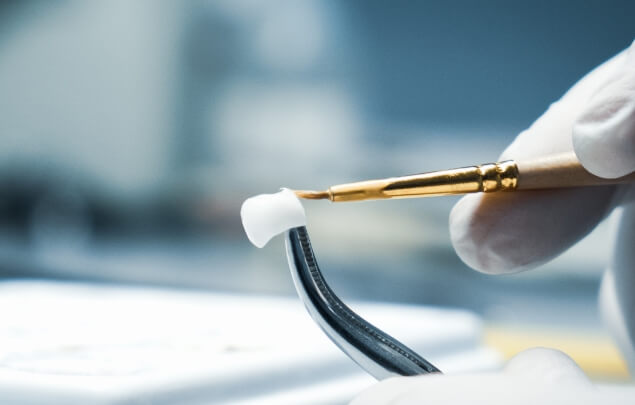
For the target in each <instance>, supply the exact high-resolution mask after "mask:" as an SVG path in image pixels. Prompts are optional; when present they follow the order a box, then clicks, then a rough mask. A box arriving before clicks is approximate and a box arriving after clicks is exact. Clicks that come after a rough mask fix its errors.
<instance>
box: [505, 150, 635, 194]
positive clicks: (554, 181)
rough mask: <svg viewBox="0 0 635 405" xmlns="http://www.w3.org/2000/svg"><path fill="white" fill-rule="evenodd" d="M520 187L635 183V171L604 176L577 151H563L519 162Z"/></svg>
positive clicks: (527, 188) (523, 188)
mask: <svg viewBox="0 0 635 405" xmlns="http://www.w3.org/2000/svg"><path fill="white" fill-rule="evenodd" d="M516 165H517V167H518V184H517V186H516V189H517V190H536V189H546V188H564V187H582V186H600V185H607V184H620V183H632V182H635V173H631V174H629V175H626V176H624V177H619V178H616V179H604V178H602V177H597V176H594V175H592V174H591V173H589V172H588V171H587V170H586V169H585V168H584V167H583V166H582V165H581V164H580V162H579V161H578V158H577V157H576V156H575V153H573V152H569V153H562V154H559V155H552V156H547V157H542V158H536V159H533V160H529V159H528V160H521V161H518V160H517V161H516Z"/></svg>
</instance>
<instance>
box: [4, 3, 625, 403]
mask: <svg viewBox="0 0 635 405" xmlns="http://www.w3.org/2000/svg"><path fill="white" fill-rule="evenodd" d="M612 4H613V5H612V6H611V7H607V6H606V4H605V2H602V1H590V2H587V3H585V7H584V8H581V7H579V5H577V3H576V2H574V1H572V0H571V1H569V0H567V1H564V2H560V3H558V4H557V5H553V4H552V2H548V1H538V2H533V4H531V5H528V4H524V3H523V2H520V1H518V2H499V1H493V0H492V1H488V2H485V3H482V2H481V3H479V4H472V2H467V1H466V2H458V3H457V4H455V3H452V2H450V3H447V2H441V1H439V2H398V3H394V2H393V3H391V4H387V3H385V2H380V1H374V0H373V1H361V0H360V1H349V2H337V1H330V0H329V1H316V0H309V1H303V2H297V1H293V0H274V1H265V0H262V1H261V0H221V1H211V0H194V1H188V2H168V1H159V2H156V1H146V0H142V1H135V2H129V1H123V0H116V1H109V2H99V3H96V2H95V3H93V2H80V1H64V2H43V1H37V0H36V1H28V2H19V1H5V2H2V3H0V277H2V280H1V281H0V303H1V305H0V307H2V308H3V310H2V311H1V312H2V314H0V402H8V403H15V404H20V403H25V404H29V403H42V402H46V403H55V401H57V402H58V403H69V402H90V403H103V404H129V403H134V402H135V401H140V402H143V401H145V402H144V403H157V404H159V403H161V404H163V403H165V404H171V403H179V404H187V403H206V402H212V403H226V404H243V405H244V404H250V403H257V404H263V403H272V404H285V403H289V404H297V403H315V404H343V403H347V402H349V401H350V400H351V399H352V398H353V397H354V396H355V395H356V394H357V393H359V392H360V391H362V390H363V389H365V388H368V387H369V386H371V385H372V384H373V383H374V381H373V379H372V378H371V377H370V376H368V375H366V373H365V372H363V371H362V370H361V369H359V368H358V367H357V366H356V365H355V364H353V363H352V362H351V361H350V360H349V359H348V358H347V357H346V356H345V355H343V354H342V353H341V352H339V351H338V350H337V348H336V347H334V346H333V345H332V344H331V343H330V342H328V340H327V339H326V337H325V336H323V335H322V334H321V333H320V331H319V329H318V328H317V327H316V326H315V325H314V324H313V323H312V322H311V321H310V319H309V318H308V317H307V316H306V314H305V313H304V310H303V309H302V308H301V303H300V302H299V301H298V299H297V297H296V296H295V292H294V286H293V281H292V279H291V277H289V273H288V268H287V263H286V260H285V257H284V254H283V252H284V250H283V248H282V243H283V242H282V238H278V239H275V240H273V241H272V242H271V243H270V244H269V245H268V246H267V247H266V248H264V249H263V250H257V249H254V248H253V247H252V246H251V245H250V244H249V243H248V241H247V238H246V237H245V236H244V233H243V231H242V229H241V224H240V219H239V213H238V210H239V207H240V204H241V202H242V201H243V200H244V199H245V198H246V197H248V196H251V195H254V194H259V193H269V192H274V191H276V190H278V189H279V187H281V186H286V187H290V188H292V189H302V188H305V187H312V188H315V189H318V190H320V189H325V188H326V187H327V186H328V185H331V184H339V183H342V182H352V181H356V180H359V179H372V178H384V177H386V176H387V175H393V174H403V173H421V172H429V171H433V170H439V169H444V168H451V167H465V166H468V165H471V164H474V163H475V162H495V161H498V158H499V156H498V153H499V152H500V151H502V150H503V149H504V147H505V145H507V144H509V143H510V141H511V139H512V138H513V137H514V136H515V135H516V134H518V133H519V132H520V131H522V130H523V129H524V128H526V127H527V126H528V125H529V124H530V123H531V122H533V120H534V119H535V118H536V117H538V116H540V115H541V114H542V112H543V111H544V109H545V108H546V107H547V106H548V105H549V104H550V103H551V102H552V101H554V100H556V99H557V98H558V97H560V95H561V94H562V93H563V92H564V91H565V90H566V89H567V88H569V87H570V86H571V84H572V83H574V82H575V81H576V80H577V79H578V78H579V77H580V76H581V75H583V74H584V73H585V72H587V71H589V70H591V69H592V68H593V67H594V66H596V65H598V64H600V63H601V62H602V61H604V60H606V59H607V58H609V57H610V56H611V55H614V54H615V53H617V52H618V51H619V50H621V49H623V48H624V47H625V46H627V45H628V43H630V42H631V41H632V21H631V20H632V19H631V18H630V16H632V15H633V12H635V4H632V2H629V1H619V0H615V1H614V2H612ZM629 11H631V12H629ZM564 21H566V27H564V26H563V22H564ZM606 27H611V29H606ZM483 145H486V147H484V146H483ZM448 151H452V153H447V152H448ZM503 160H504V159H503ZM519 167H520V166H519ZM455 201H456V197H453V196H448V197H444V198H443V199H426V200H421V199H414V200H413V199H411V200H398V201H392V202H390V203H389V204H387V203H385V202H384V203H381V202H368V203H366V204H341V205H339V204H324V203H321V202H314V201H306V203H305V206H306V209H307V212H309V215H308V216H307V218H308V222H309V223H308V224H307V226H308V229H310V230H311V243H312V245H313V246H314V247H315V248H316V251H317V252H319V256H320V265H321V266H323V268H322V270H323V272H324V276H325V278H327V279H328V280H329V285H330V286H331V288H332V290H333V291H334V292H336V293H337V295H338V296H339V297H341V298H342V301H343V302H346V304H347V305H349V306H350V308H351V309H352V310H355V312H357V313H359V314H360V315H361V316H363V317H364V318H365V319H367V320H368V321H369V322H371V323H373V324H376V325H377V326H379V327H381V329H382V330H384V331H385V332H386V333H387V334H389V335H390V336H393V337H394V338H395V339H398V340H399V341H401V342H403V344H404V345H407V347H409V348H411V349H412V350H413V351H415V352H416V353H419V354H421V355H422V356H424V357H425V359H426V361H429V362H430V363H431V364H434V366H435V367H438V368H439V369H440V370H442V371H443V372H444V373H447V374H453V373H457V372H468V371H474V372H477V371H485V370H495V369H497V368H499V367H500V366H501V365H502V364H503V363H504V362H505V360H507V359H508V358H510V357H511V356H512V355H514V354H515V353H517V352H519V351H521V350H523V349H524V348H526V347H530V346H540V345H545V346H551V347H557V348H560V349H562V350H564V351H566V352H567V353H568V354H570V355H571V356H572V357H573V359H574V360H576V361H577V362H578V363H579V364H580V365H581V367H582V368H583V369H584V371H585V372H586V373H587V374H588V375H590V376H591V378H593V379H597V380H598V381H599V380H601V381H609V382H610V383H622V382H624V381H626V380H627V379H628V371H627V368H626V365H625V363H624V361H623V360H622V357H621V355H620V354H619V351H618V349H617V347H616V345H615V344H614V343H613V341H612V340H611V338H610V336H609V335H608V333H607V332H606V331H605V330H604V329H603V327H602V324H601V320H600V316H599V313H598V311H597V309H596V296H597V290H598V288H599V285H600V280H601V277H602V276H601V275H602V269H603V268H604V265H605V263H606V262H607V258H608V256H609V255H610V252H609V247H608V246H607V243H606V240H607V239H609V235H610V234H611V230H610V226H609V223H608V222H603V223H602V224H601V225H600V226H599V227H598V228H597V229H596V230H595V231H594V232H593V233H591V234H590V235H589V236H588V237H587V238H585V239H584V240H582V241H581V242H580V243H579V244H578V245H576V246H575V247H574V248H573V249H571V250H570V251H569V252H567V253H566V254H564V255H563V256H561V257H559V258H558V259H556V260H554V261H551V262H549V263H547V264H545V265H544V266H543V267H541V268H539V269H538V270H537V271H534V272H532V273H531V274H530V273H526V274H518V275H514V276H511V277H505V278H492V277H488V276H486V275H483V274H479V273H476V272H473V271H471V270H469V269H468V268H467V266H466V265H464V264H463V263H462V262H461V260H460V259H459V258H458V257H457V255H456V253H455V252H454V250H453V248H452V245H451V239H450V238H451V235H450V233H449V230H448V221H447V218H448V215H449V212H450V209H451V207H452V205H453V204H454V202H455ZM334 235H337V237H335V236H334ZM590 348H592V349H593V350H590ZM310 401H313V402H310Z"/></svg>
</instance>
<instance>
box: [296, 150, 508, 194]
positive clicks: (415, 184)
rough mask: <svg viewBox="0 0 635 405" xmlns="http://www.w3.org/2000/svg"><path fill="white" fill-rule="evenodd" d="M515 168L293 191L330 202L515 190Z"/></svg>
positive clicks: (476, 169) (474, 168)
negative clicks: (320, 189) (322, 189)
mask: <svg viewBox="0 0 635 405" xmlns="http://www.w3.org/2000/svg"><path fill="white" fill-rule="evenodd" d="M517 184H518V167H517V166H516V163H515V162H514V161H511V160H509V161H505V162H500V163H488V164H484V165H480V166H470V167H463V168H459V169H451V170H442V171H437V172H429V173H421V174H414V175H411V176H403V177H391V178H388V179H380V180H367V181H360V182H356V183H348V184H340V185H337V186H332V187H330V188H329V189H328V190H325V191H296V192H295V193H296V195H297V196H298V197H300V198H308V199H328V200H331V201H333V202H348V201H366V200H381V199H388V198H415V197H427V196H441V195H450V194H465V193H478V192H485V193H490V192H495V191H508V190H514V189H515V188H516V186H517Z"/></svg>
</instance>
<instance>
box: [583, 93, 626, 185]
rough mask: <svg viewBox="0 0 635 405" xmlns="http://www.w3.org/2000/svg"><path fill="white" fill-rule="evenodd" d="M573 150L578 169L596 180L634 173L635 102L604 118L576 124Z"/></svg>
mask: <svg viewBox="0 0 635 405" xmlns="http://www.w3.org/2000/svg"><path fill="white" fill-rule="evenodd" d="M573 149H574V151H575V153H576V155H577V157H578V159H579V160H580V163H581V164H582V166H584V168H585V169H587V170H588V171H589V172H591V173H592V174H594V175H596V176H598V177H603V178H617V177H622V176H625V175H627V174H629V173H631V172H633V171H635V101H634V102H631V103H629V104H628V105H625V106H624V107H622V108H621V109H620V111H619V112H618V113H616V114H614V115H612V116H611V117H607V118H606V119H602V120H598V121H589V120H582V121H579V122H578V123H576V124H575V125H574V127H573Z"/></svg>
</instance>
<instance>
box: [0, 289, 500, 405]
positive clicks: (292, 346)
mask: <svg viewBox="0 0 635 405" xmlns="http://www.w3.org/2000/svg"><path fill="white" fill-rule="evenodd" d="M351 307H352V308H353V309H355V310H356V311H358V312H359V313H360V315H362V316H364V317H365V318H367V319H368V320H369V321H371V322H372V323H374V324H375V325H376V326H378V327H379V328H381V329H383V330H384V331H386V332H387V333H389V334H391V335H393V336H395V337H397V338H398V339H400V340H401V341H403V342H404V343H406V344H407V345H409V346H410V347H412V348H413V349H414V350H416V351H417V352H418V353H420V354H421V355H422V356H424V357H425V358H427V359H428V360H430V361H431V362H432V363H433V364H435V365H436V366H438V367H439V368H440V369H441V370H443V371H444V372H463V371H472V370H483V369H492V368H496V367H498V366H499V365H500V361H501V360H500V357H499V356H498V354H497V353H495V352H493V351H491V350H489V349H487V348H484V347H483V346H481V342H480V322H479V320H478V319H477V318H476V317H475V316H474V315H472V314H470V313H467V312H463V311H453V310H446V309H435V308H423V307H414V306H399V305H378V304H352V305H351ZM0 308H1V310H0V311H1V312H0V403H2V404H44V403H46V404H76V403H77V404H185V405H187V404H241V405H246V404H276V405H284V404H343V403H347V402H348V401H349V400H350V399H351V398H352V397H353V396H354V395H355V394H356V393H358V392H359V391H361V390H363V389H364V388H366V387H368V386H370V385H372V384H373V382H374V379H373V378H372V377H370V376H368V375H367V374H365V373H364V372H363V371H362V370H361V369H360V368H359V367H358V366H357V365H356V364H355V363H353V362H352V361H351V360H349V359H348V357H346V356H345V355H344V354H343V353H342V352H340V351H339V349H337V348H336V346H335V345H333V344H332V343H331V342H330V340H328V338H327V337H326V336H325V335H324V334H323V333H322V331H321V330H319V328H318V327H317V325H315V324H314V323H313V321H312V320H311V319H310V317H309V315H308V313H307V312H306V311H305V310H304V308H303V307H302V304H301V303H300V301H299V300H298V299H292V298H274V297H263V296H243V295H228V294H213V293H201V292H189V291H172V290H161V289H146V288H131V287H119V286H112V285H91V284H75V283H55V282H35V281H20V282H16V281H13V282H4V283H0Z"/></svg>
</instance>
